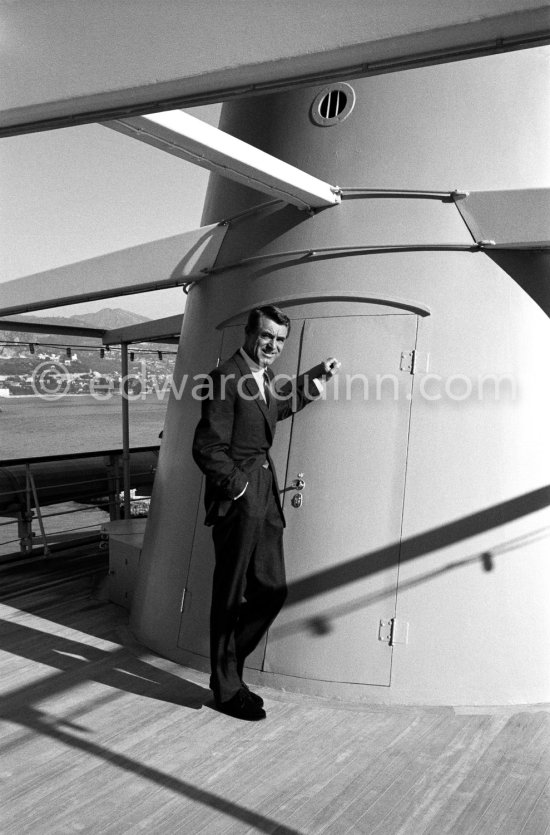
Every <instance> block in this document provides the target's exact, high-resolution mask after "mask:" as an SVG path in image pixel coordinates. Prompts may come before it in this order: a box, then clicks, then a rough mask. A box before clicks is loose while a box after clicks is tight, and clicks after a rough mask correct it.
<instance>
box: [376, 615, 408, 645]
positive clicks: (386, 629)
mask: <svg viewBox="0 0 550 835" xmlns="http://www.w3.org/2000/svg"><path fill="white" fill-rule="evenodd" d="M378 640H379V641H383V643H385V644H389V645H390V646H391V647H393V646H395V645H396V644H408V643H409V622H408V621H406V620H403V621H402V620H398V619H397V618H390V619H389V620H380V621H379V624H378Z"/></svg>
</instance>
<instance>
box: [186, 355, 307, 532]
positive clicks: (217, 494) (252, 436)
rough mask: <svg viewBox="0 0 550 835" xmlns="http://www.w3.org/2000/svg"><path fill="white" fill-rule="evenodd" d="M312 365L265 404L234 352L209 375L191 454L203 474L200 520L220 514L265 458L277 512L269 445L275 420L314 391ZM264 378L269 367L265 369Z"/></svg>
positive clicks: (209, 521) (300, 405)
mask: <svg viewBox="0 0 550 835" xmlns="http://www.w3.org/2000/svg"><path fill="white" fill-rule="evenodd" d="M315 370H318V369H317V367H316V368H315V369H312V370H311V371H310V372H307V373H306V374H304V375H301V376H300V377H298V378H296V379H295V380H293V381H292V383H286V384H285V385H284V386H283V387H280V388H279V387H278V388H277V392H276V394H275V395H274V396H272V397H270V403H269V406H268V405H267V404H266V403H265V402H264V400H263V398H262V397H261V395H260V392H259V389H258V386H257V384H256V381H255V379H254V377H253V376H252V374H251V372H250V368H249V366H248V365H247V363H246V362H245V360H244V358H243V357H242V355H241V354H240V352H239V351H237V352H236V353H235V354H233V356H232V357H230V358H229V359H228V360H227V361H226V362H224V363H223V364H222V365H220V366H218V368H216V369H214V371H212V372H211V374H210V375H209V385H208V386H207V391H208V397H206V398H205V399H204V400H203V402H202V417H201V419H200V421H199V423H198V425H197V428H196V430H195V437H194V441H193V458H194V459H195V461H196V463H197V464H198V466H199V467H200V469H201V470H202V472H203V473H204V474H205V475H206V489H205V499H204V500H205V506H206V519H205V524H207V525H212V524H214V522H215V521H216V519H217V518H219V517H220V516H224V515H225V514H226V513H227V511H228V510H229V508H230V507H231V503H232V501H233V500H234V499H235V498H236V497H237V496H239V494H240V493H242V491H243V490H244V488H245V486H246V484H247V482H248V481H249V475H250V474H251V473H252V472H253V471H254V470H255V469H257V468H258V467H261V466H262V465H263V464H264V463H265V462H266V461H267V462H268V463H269V466H270V467H271V470H272V473H273V479H274V486H275V497H276V500H277V502H278V505H279V510H280V513H281V517H282V518H283V523H284V516H283V511H282V507H281V502H280V499H279V486H278V483H277V475H276V473H275V468H274V467H273V464H272V461H271V458H270V455H269V450H270V448H271V445H272V443H273V438H274V435H275V428H276V425H277V421H279V420H284V419H285V418H287V417H289V416H290V415H291V414H293V413H294V412H297V411H300V409H303V408H304V406H306V405H307V404H308V403H309V402H311V400H313V399H314V398H315V397H316V396H317V395H318V390H317V388H316V387H315V384H314V383H313V377H311V374H312V373H313V372H314V371H315ZM267 373H268V376H269V378H270V380H272V379H273V377H274V374H273V371H272V370H271V369H270V368H268V369H267Z"/></svg>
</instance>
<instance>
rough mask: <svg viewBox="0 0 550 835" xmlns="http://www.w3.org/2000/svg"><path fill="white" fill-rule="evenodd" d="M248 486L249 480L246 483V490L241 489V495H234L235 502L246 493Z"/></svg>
mask: <svg viewBox="0 0 550 835" xmlns="http://www.w3.org/2000/svg"><path fill="white" fill-rule="evenodd" d="M247 487H248V481H247V482H246V484H245V485H244V490H241V492H240V493H239V495H238V496H233V501H234V502H235V501H237V499H240V498H241V496H244V494H245V493H246V488H247Z"/></svg>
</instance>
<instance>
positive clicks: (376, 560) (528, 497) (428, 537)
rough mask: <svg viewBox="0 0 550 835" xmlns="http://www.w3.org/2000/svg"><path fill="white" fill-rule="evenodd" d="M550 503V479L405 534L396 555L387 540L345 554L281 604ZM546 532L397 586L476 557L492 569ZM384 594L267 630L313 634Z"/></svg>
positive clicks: (297, 585) (273, 634) (293, 588)
mask: <svg viewBox="0 0 550 835" xmlns="http://www.w3.org/2000/svg"><path fill="white" fill-rule="evenodd" d="M548 506H550V485H549V486H546V487H541V488H540V489H538V490H533V491H532V492H530V493H525V494H524V495H522V496H518V497H516V498H514V499H509V500H508V501H506V502H502V503H501V504H498V505H493V506H492V507H489V508H487V509H485V510H481V511H479V512H478V513H473V514H471V515H470V516H465V517H464V518H462V519H458V520H456V521H455V522H451V523H449V524H447V525H441V526H440V527H438V528H434V529H433V530H431V531H427V532H426V533H422V534H418V535H417V536H413V537H410V538H409V539H406V540H403V542H402V543H401V548H400V554H399V557H398V558H396V553H397V550H396V546H395V545H389V546H387V547H385V548H380V549H379V550H378V551H373V552H371V553H368V554H363V555H361V556H359V557H355V558H354V559H351V560H349V561H348V562H347V563H344V564H343V565H338V566H335V567H333V568H327V569H325V570H324V571H320V572H318V573H317V574H312V575H310V576H309V577H304V578H303V579H301V580H297V581H296V582H294V583H290V584H289V589H288V598H287V602H286V604H285V606H286V607H289V606H292V605H293V604H295V603H299V602H300V601H302V600H306V599H307V598H311V597H315V596H316V595H319V594H323V593H325V592H329V591H332V590H333V589H335V588H338V587H339V586H343V585H346V584H347V583H353V582H355V581H357V580H359V579H361V578H363V577H367V576H369V575H370V574H375V573H377V572H378V571H383V570H385V569H387V568H389V567H390V566H392V565H394V564H395V563H396V562H399V563H404V562H408V561H409V560H413V559H416V558H417V557H422V556H425V555H426V554H429V553H430V552H431V551H436V550H438V549H440V548H444V547H446V546H449V545H453V544H454V543H456V542H460V541H461V540H464V539H468V538H469V537H472V536H476V535H477V534H481V533H484V532H486V531H488V530H491V529H492V528H497V527H499V526H501V525H504V524H506V523H508V522H512V521H514V520H515V519H520V518H521V517H523V516H527V515H528V514H530V513H535V512H536V511H538V510H542V509H544V508H545V507H548ZM549 535H550V528H549V527H543V528H540V529H538V530H536V531H531V532H529V533H528V534H525V535H523V536H520V537H517V538H515V539H511V540H509V541H507V542H505V543H503V544H502V545H499V546H497V547H495V548H493V549H491V550H489V551H486V552H484V553H481V554H479V553H477V554H475V555H472V556H471V557H466V558H464V559H462V560H457V561H455V562H451V563H448V564H447V565H445V566H442V567H441V568H439V569H437V570H436V571H432V572H428V573H427V574H424V575H421V576H419V577H417V578H415V579H414V580H411V581H410V582H409V583H406V584H401V585H400V590H406V589H408V588H412V587H414V586H417V585H420V584H421V583H424V582H426V581H428V580H431V579H434V578H435V577H437V576H439V575H442V574H445V573H447V572H449V571H453V570H456V569H458V568H462V567H465V566H467V565H471V564H474V563H476V562H477V563H479V565H480V567H481V569H482V571H484V572H490V571H493V569H494V560H495V558H496V557H497V556H499V555H500V554H503V553H506V552H508V551H512V550H515V549H516V548H520V547H522V546H524V545H527V544H529V543H531V542H536V541H537V540H539V539H543V538H544V537H547V536H549ZM388 594H392V595H393V594H395V590H394V589H393V588H392V590H391V592H390V591H389V590H388V591H387V592H386V591H382V592H377V593H376V594H373V595H367V596H363V597H361V598H359V599H357V600H355V601H350V602H348V603H346V604H343V605H341V606H337V607H335V608H333V609H332V610H331V611H330V612H328V613H327V611H326V610H325V611H323V614H322V615H319V616H315V617H313V618H311V617H310V618H306V619H300V620H296V621H294V622H292V623H288V624H285V625H284V626H279V627H277V626H275V627H273V628H272V630H271V631H270V640H272V639H277V638H282V637H284V635H287V634H289V633H292V632H298V631H302V630H304V629H308V630H310V631H311V632H312V633H313V634H315V635H324V634H327V633H328V632H330V631H331V630H332V625H331V621H333V620H334V619H336V618H338V617H341V616H343V615H345V614H348V613H349V612H352V611H354V610H356V609H359V608H361V607H362V606H365V605H369V604H371V603H373V602H375V601H376V600H379V599H383V598H385V597H386V596H387V595H388Z"/></svg>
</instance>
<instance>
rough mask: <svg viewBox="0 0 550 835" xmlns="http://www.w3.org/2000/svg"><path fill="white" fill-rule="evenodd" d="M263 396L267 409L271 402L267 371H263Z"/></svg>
mask: <svg viewBox="0 0 550 835" xmlns="http://www.w3.org/2000/svg"><path fill="white" fill-rule="evenodd" d="M264 397H265V405H266V406H267V408H268V409H269V404H270V402H271V389H270V387H269V376H268V373H267V371H264Z"/></svg>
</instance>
